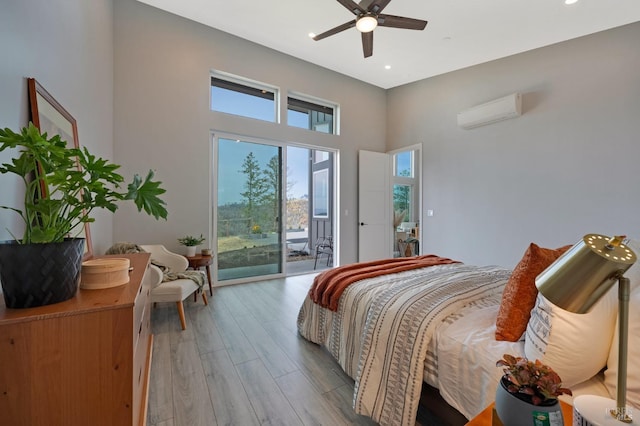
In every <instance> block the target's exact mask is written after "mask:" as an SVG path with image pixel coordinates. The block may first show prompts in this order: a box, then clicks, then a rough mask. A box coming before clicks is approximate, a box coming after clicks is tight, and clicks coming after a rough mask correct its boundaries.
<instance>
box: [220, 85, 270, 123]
mask: <svg viewBox="0 0 640 426" xmlns="http://www.w3.org/2000/svg"><path fill="white" fill-rule="evenodd" d="M211 110H212V111H218V112H225V113H228V114H235V115H241V116H243V117H249V118H256V119H258V120H265V121H270V122H273V123H275V122H277V121H278V120H277V117H278V90H277V89H276V88H275V87H272V86H268V85H266V84H263V83H258V82H252V81H248V80H244V79H241V78H240V77H234V76H229V75H227V74H223V73H217V72H214V73H213V74H212V75H211Z"/></svg>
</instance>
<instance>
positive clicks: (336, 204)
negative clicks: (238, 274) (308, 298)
mask: <svg viewBox="0 0 640 426" xmlns="http://www.w3.org/2000/svg"><path fill="white" fill-rule="evenodd" d="M221 138H222V139H231V140H242V141H246V142H251V143H258V144H269V145H273V146H277V147H280V148H281V150H282V151H281V152H282V164H281V169H280V173H281V176H282V177H283V178H282V179H281V188H280V193H281V216H282V217H281V218H280V225H281V226H280V245H281V254H282V256H281V260H280V261H281V265H282V268H281V271H282V272H280V273H278V274H270V275H259V276H258V275H256V276H251V277H246V278H236V279H229V280H224V281H218V261H217V256H216V257H215V258H214V262H213V265H212V269H213V271H212V272H213V274H212V275H213V286H214V287H222V286H225V285H233V284H243V283H249V282H255V281H260V280H266V279H273V278H284V277H286V276H289V274H288V272H287V258H286V256H287V250H286V249H287V239H286V232H287V230H286V223H287V209H286V191H287V187H286V186H287V179H286V167H287V161H288V159H287V147H289V146H294V147H299V148H305V149H309V150H314V149H315V150H321V151H327V152H331V153H332V154H333V173H332V181H333V191H332V200H330V206H331V207H330V208H331V214H332V215H333V220H332V222H333V224H332V228H333V236H334V255H333V258H334V260H333V262H334V265H335V266H337V265H339V259H340V257H339V256H340V244H339V241H340V237H339V236H340V216H339V215H338V214H337V212H339V211H340V210H339V209H340V185H339V182H340V181H339V178H340V173H339V169H340V151H339V150H338V149H334V148H327V147H323V146H315V145H308V144H304V143H294V142H285V141H278V140H273V139H269V138H264V137H256V136H247V135H239V134H234V133H229V132H224V131H218V130H211V131H210V142H209V146H210V154H209V161H210V167H209V170H210V173H209V194H210V204H209V207H210V208H209V215H208V216H209V217H208V220H209V224H210V227H211V228H210V229H211V233H210V235H209V238H210V240H209V241H212V244H213V241H215V242H216V246H217V240H218V237H217V235H218V221H217V214H216V209H217V206H218V192H217V182H215V181H214V179H216V177H217V175H218V163H217V159H218V156H219V153H218V144H217V143H216V139H221ZM311 174H312V173H311V170H310V179H311ZM310 183H311V181H310ZM310 203H311V201H310ZM309 214H310V215H311V210H310V209H309ZM311 244H312V242H311V241H309V245H310V247H311ZM214 254H217V250H215V249H214ZM309 273H313V271H310V272H309Z"/></svg>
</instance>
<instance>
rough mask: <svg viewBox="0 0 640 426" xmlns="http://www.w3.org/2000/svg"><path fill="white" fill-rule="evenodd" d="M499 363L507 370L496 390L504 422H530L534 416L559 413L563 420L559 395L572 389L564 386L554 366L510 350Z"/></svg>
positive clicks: (569, 392) (498, 405) (497, 406)
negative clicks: (510, 353)
mask: <svg viewBox="0 0 640 426" xmlns="http://www.w3.org/2000/svg"><path fill="white" fill-rule="evenodd" d="M496 367H503V372H504V375H503V376H502V378H501V379H500V383H499V384H498V389H497V391H496V412H497V413H498V417H500V420H501V421H502V423H503V424H531V422H532V421H533V420H532V418H533V417H536V418H539V417H540V416H542V417H544V416H548V418H551V419H553V418H555V419H557V418H558V417H559V418H560V423H559V424H562V410H561V409H560V406H559V403H558V397H559V396H560V395H563V394H567V395H571V390H570V389H568V388H565V387H562V380H561V379H560V376H559V375H558V374H557V373H556V372H555V371H553V369H552V368H551V367H549V366H547V365H544V364H543V363H542V362H540V360H535V361H529V360H528V359H527V358H524V357H515V356H513V355H509V354H504V355H503V358H502V359H501V360H499V361H498V362H497V363H496ZM551 424H555V423H553V422H552V423H551Z"/></svg>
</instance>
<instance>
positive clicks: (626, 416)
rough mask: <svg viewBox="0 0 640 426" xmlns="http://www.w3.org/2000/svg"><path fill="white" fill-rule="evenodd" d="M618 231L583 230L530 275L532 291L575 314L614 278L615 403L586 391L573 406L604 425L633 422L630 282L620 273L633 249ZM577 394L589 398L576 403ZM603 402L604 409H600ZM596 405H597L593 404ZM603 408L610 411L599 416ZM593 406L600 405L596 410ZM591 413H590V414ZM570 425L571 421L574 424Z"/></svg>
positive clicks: (632, 257) (628, 264) (592, 422)
mask: <svg viewBox="0 0 640 426" xmlns="http://www.w3.org/2000/svg"><path fill="white" fill-rule="evenodd" d="M624 238H625V237H624V236H616V237H613V238H609V237H605V236H603V235H598V234H589V235H585V236H584V238H583V239H582V240H581V241H578V242H577V243H576V244H575V245H574V246H573V247H571V248H570V249H569V250H568V251H567V252H566V253H564V254H563V255H562V256H560V257H559V258H558V259H557V260H556V261H555V262H554V263H553V264H551V265H550V266H549V267H548V268H547V269H545V270H544V271H543V272H542V273H541V274H540V275H538V277H537V278H536V287H538V291H539V292H540V293H541V294H542V295H543V296H544V297H545V298H547V299H548V300H549V301H550V302H551V303H553V304H554V305H556V306H558V307H560V308H562V309H565V310H567V311H570V312H575V313H585V312H587V311H589V310H590V309H591V307H592V306H593V305H594V304H595V303H596V302H597V301H598V300H599V299H600V298H601V297H602V296H603V295H604V294H605V293H607V291H608V290H609V289H610V288H611V287H612V286H613V285H614V284H615V282H616V281H617V282H618V324H619V326H618V333H619V351H618V377H617V388H616V392H617V395H616V396H617V398H616V401H615V408H614V407H613V403H614V401H613V400H610V399H608V398H600V397H595V396H591V395H586V396H578V397H576V398H575V399H574V407H575V408H576V409H580V407H586V410H584V411H592V410H595V411H596V413H594V414H591V413H586V412H581V413H579V415H580V416H581V417H582V418H584V420H586V422H583V423H579V424H586V425H604V424H616V422H623V423H633V420H632V417H631V413H630V410H629V409H628V408H627V406H626V398H627V346H628V341H629V338H628V329H629V295H630V292H631V290H630V282H629V279H628V278H625V277H624V276H623V274H624V273H625V272H626V271H627V269H629V268H630V267H631V266H632V265H633V264H634V262H635V261H636V259H637V258H636V255H635V253H634V252H633V251H632V250H631V249H630V248H629V247H627V246H626V245H625V244H623V242H622V241H623V240H624ZM580 398H589V399H588V400H587V401H585V402H586V403H585V404H580V401H579V399H580ZM603 404H604V408H602V406H603ZM595 407H598V408H595ZM605 409H607V411H608V412H609V414H610V415H606V416H604V415H600V414H602V413H603V412H604V411H605ZM598 410H601V411H599V412H598ZM594 417H595V418H594ZM574 424H576V423H574Z"/></svg>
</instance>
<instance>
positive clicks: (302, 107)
mask: <svg viewBox="0 0 640 426" xmlns="http://www.w3.org/2000/svg"><path fill="white" fill-rule="evenodd" d="M292 101H293V102H292ZM289 111H297V112H301V113H308V111H316V112H322V113H325V114H328V111H330V112H331V116H332V122H331V124H332V129H331V132H323V131H320V130H319V129H320V128H321V126H323V125H324V124H325V123H326V122H324V123H316V124H314V125H313V126H309V127H299V126H293V125H291V124H289ZM339 122H340V106H339V105H338V104H337V103H335V102H331V101H327V100H325V99H320V98H317V97H315V96H310V95H305V94H303V93H300V92H293V91H289V92H287V125H288V126H290V127H296V128H299V129H306V130H310V131H313V132H319V133H324V134H327V135H339V134H340V131H339Z"/></svg>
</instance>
